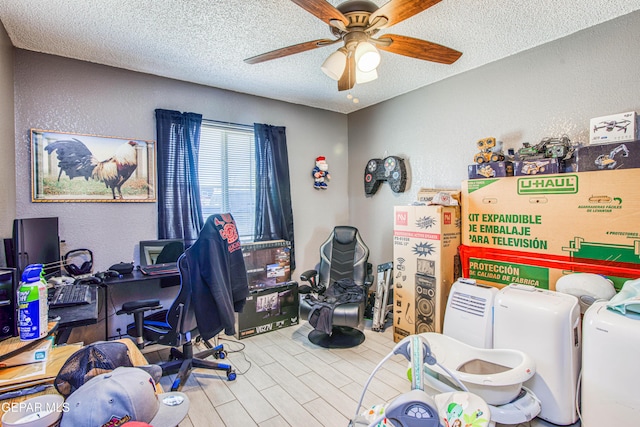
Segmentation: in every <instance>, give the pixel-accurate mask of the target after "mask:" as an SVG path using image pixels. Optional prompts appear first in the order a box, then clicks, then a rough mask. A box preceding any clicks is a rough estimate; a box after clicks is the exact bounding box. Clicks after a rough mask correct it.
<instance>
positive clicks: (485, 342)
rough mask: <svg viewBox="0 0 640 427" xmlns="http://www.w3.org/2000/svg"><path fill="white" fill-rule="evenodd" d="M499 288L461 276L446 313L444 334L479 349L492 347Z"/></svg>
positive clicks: (452, 291) (451, 295)
mask: <svg viewBox="0 0 640 427" xmlns="http://www.w3.org/2000/svg"><path fill="white" fill-rule="evenodd" d="M497 292H498V289H496V288H494V287H491V286H485V285H480V284H477V283H476V282H475V280H473V279H458V280H457V281H456V282H455V283H454V284H453V285H452V286H451V291H450V292H449V299H448V301H447V307H446V309H445V312H444V327H443V329H442V333H443V334H444V335H447V336H450V337H451V338H455V339H457V340H459V341H462V342H463V343H465V344H468V345H471V346H474V347H479V348H493V300H494V298H495V295H496V293H497Z"/></svg>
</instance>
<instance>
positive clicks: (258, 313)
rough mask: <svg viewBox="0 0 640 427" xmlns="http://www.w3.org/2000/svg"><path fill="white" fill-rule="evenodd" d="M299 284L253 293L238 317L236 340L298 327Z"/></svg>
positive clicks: (294, 283) (292, 283)
mask: <svg viewBox="0 0 640 427" xmlns="http://www.w3.org/2000/svg"><path fill="white" fill-rule="evenodd" d="M299 307H300V301H299V298H298V283H297V282H289V283H285V284H281V285H280V286H275V287H270V288H266V289H260V290H254V291H252V292H251V294H250V295H249V296H248V297H247V302H246V304H245V306H244V309H243V310H242V313H237V316H236V338H238V339H242V338H248V337H252V336H254V335H259V334H264V333H266V332H271V331H275V330H276V329H282V328H286V327H287V326H291V325H297V324H298V323H299V316H298V311H299Z"/></svg>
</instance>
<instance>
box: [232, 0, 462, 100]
mask: <svg viewBox="0 0 640 427" xmlns="http://www.w3.org/2000/svg"><path fill="white" fill-rule="evenodd" d="M291 1H293V2H294V3H295V4H297V5H298V6H300V7H302V8H303V9H305V10H306V11H307V12H309V13H311V14H313V15H314V16H316V17H317V18H319V19H321V20H323V21H324V22H326V23H327V24H329V26H330V29H331V32H332V33H333V35H334V36H335V37H336V38H335V39H319V40H313V41H308V42H304V43H300V44H296V45H292V46H287V47H284V48H281V49H276V50H273V51H271V52H267V53H263V54H261V55H257V56H253V57H251V58H247V59H245V60H244V61H245V62H246V63H248V64H258V63H260V62H265V61H270V60H272V59H276V58H282V57H285V56H289V55H293V54H296V53H301V52H306V51H308V50H312V49H316V48H319V47H324V46H329V45H332V44H335V43H338V42H339V41H343V42H344V46H342V47H340V48H339V49H338V50H337V51H335V52H333V53H332V54H331V55H330V56H329V57H328V58H327V59H326V60H325V61H324V63H323V64H322V71H323V72H324V73H325V74H327V75H328V76H329V77H331V78H333V79H334V80H337V81H338V90H340V91H343V90H349V89H351V88H353V86H355V84H356V83H366V82H368V81H372V80H375V79H376V78H377V77H378V74H377V71H376V68H377V67H378V64H379V63H380V54H379V52H378V49H381V50H384V51H387V52H391V53H396V54H399V55H404V56H409V57H411V58H417V59H422V60H425V61H432V62H439V63H442V64H452V63H454V62H455V61H456V60H457V59H458V58H460V56H461V55H462V53H461V52H458V51H457V50H454V49H451V48H448V47H445V46H441V45H439V44H436V43H432V42H428V41H425V40H420V39H416V38H413V37H408V36H401V35H397V34H383V35H382V36H381V37H379V38H374V37H373V36H374V35H375V34H376V33H378V31H379V30H381V29H384V28H388V27H390V26H392V25H395V24H397V23H399V22H401V21H404V20H405V19H407V18H410V17H412V16H413V15H416V14H418V13H420V12H422V11H424V10H426V9H428V8H429V7H431V6H433V5H434V4H436V3H438V2H440V0H390V1H389V2H388V3H386V4H384V5H383V6H381V7H380V8H378V6H377V5H376V4H374V3H372V2H371V1H368V0H347V1H345V2H343V3H341V4H339V5H338V6H336V7H334V6H333V5H331V4H330V3H328V2H327V1H326V0H291Z"/></svg>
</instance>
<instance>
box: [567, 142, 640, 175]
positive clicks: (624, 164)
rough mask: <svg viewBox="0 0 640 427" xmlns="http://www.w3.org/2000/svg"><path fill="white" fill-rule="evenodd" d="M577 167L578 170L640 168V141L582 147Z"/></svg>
mask: <svg viewBox="0 0 640 427" xmlns="http://www.w3.org/2000/svg"><path fill="white" fill-rule="evenodd" d="M575 168H576V172H587V171H597V170H612V169H630V168H640V141H631V142H623V143H620V142H616V143H614V144H599V145H587V146H585V147H580V148H578V150H577V151H576V161H575Z"/></svg>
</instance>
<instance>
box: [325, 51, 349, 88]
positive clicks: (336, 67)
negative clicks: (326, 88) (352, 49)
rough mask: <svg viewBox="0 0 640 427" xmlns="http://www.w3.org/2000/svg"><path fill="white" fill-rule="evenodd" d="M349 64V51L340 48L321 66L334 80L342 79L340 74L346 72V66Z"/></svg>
mask: <svg viewBox="0 0 640 427" xmlns="http://www.w3.org/2000/svg"><path fill="white" fill-rule="evenodd" d="M346 66H347V52H346V49H344V48H340V49H338V50H336V51H335V52H333V53H332V54H331V55H329V57H328V58H327V59H325V61H324V63H323V64H322V66H321V67H320V69H321V70H322V72H323V73H325V74H326V75H327V76H329V77H331V78H332V79H333V80H336V81H337V80H340V76H342V73H343V72H344V67H346Z"/></svg>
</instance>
